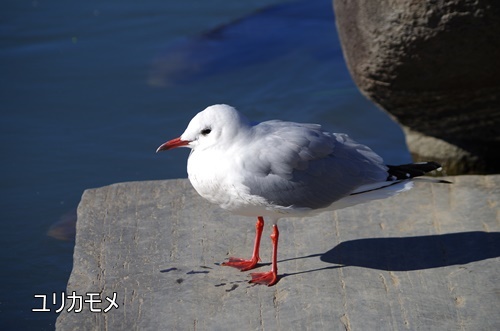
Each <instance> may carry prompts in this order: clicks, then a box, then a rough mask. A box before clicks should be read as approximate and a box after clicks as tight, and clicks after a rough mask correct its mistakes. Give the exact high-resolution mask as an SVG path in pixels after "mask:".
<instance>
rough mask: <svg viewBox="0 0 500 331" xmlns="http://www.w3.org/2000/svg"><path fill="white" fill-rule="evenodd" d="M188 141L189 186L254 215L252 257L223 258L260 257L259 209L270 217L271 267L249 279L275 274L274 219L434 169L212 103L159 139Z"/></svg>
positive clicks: (354, 200)
mask: <svg viewBox="0 0 500 331" xmlns="http://www.w3.org/2000/svg"><path fill="white" fill-rule="evenodd" d="M176 147H188V148H191V154H190V155H189V159H188V164H187V172H188V177H189V180H190V182H191V184H192V185H193V187H194V188H195V190H196V191H197V192H198V193H199V194H200V195H201V196H202V197H203V198H205V199H207V200H208V201H210V202H212V203H215V204H218V205H219V206H220V207H222V208H224V209H226V210H229V211H231V212H233V213H235V214H239V215H245V216H256V217H257V223H256V235H255V242H254V249H253V254H252V258H251V259H249V260H245V259H240V258H234V257H231V258H229V260H228V261H227V262H224V263H223V264H222V265H225V266H231V267H235V268H238V269H240V270H242V271H245V270H249V269H252V268H254V267H255V266H256V265H257V263H258V262H259V261H260V257H259V246H260V239H261V235H262V231H263V227H264V216H265V217H268V218H270V219H271V220H272V222H273V230H272V234H271V240H272V244H273V251H272V263H271V265H272V267H271V270H270V271H269V272H261V273H252V274H251V276H252V280H251V281H250V282H252V283H258V284H265V285H269V286H271V285H273V284H275V283H276V282H277V281H278V268H277V250H278V236H279V231H278V225H277V221H278V219H280V218H283V217H287V218H288V217H303V216H311V215H315V214H318V213H321V212H324V211H329V210H334V209H340V208H345V207H348V206H352V205H355V204H358V203H363V202H367V201H371V200H374V199H382V198H387V197H389V196H392V195H394V194H397V193H399V192H403V191H406V190H409V189H410V188H411V187H412V186H413V183H412V178H413V177H417V176H421V175H423V174H425V173H426V172H429V171H432V170H436V169H438V170H439V169H440V165H439V164H437V163H435V162H423V163H414V164H405V165H400V166H390V165H385V164H384V162H383V160H382V158H381V157H380V156H379V155H377V154H376V153H375V152H373V151H372V150H371V149H370V148H369V147H367V146H365V145H362V144H360V143H358V142H356V141H354V140H352V139H351V138H349V137H348V136H347V135H346V134H342V133H330V132H324V131H323V130H322V129H321V126H320V125H318V124H302V123H294V122H284V121H278V120H273V121H267V122H262V123H252V122H250V121H249V120H248V119H247V118H246V117H245V116H243V115H242V114H241V113H239V112H238V111H237V110H236V109H235V108H233V107H231V106H228V105H223V104H222V105H213V106H210V107H208V108H206V109H205V110H203V111H201V112H200V113H198V114H197V115H196V116H195V117H194V118H193V119H192V120H191V122H190V123H189V125H188V127H187V129H186V130H185V131H184V133H183V134H182V135H181V136H180V137H179V138H175V139H172V140H170V141H167V142H166V143H164V144H162V145H161V146H160V147H158V149H157V152H159V151H164V150H169V149H172V148H176Z"/></svg>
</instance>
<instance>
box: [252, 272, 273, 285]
mask: <svg viewBox="0 0 500 331" xmlns="http://www.w3.org/2000/svg"><path fill="white" fill-rule="evenodd" d="M250 276H252V279H251V280H250V281H249V283H254V284H260V285H267V286H272V285H274V284H276V283H277V282H278V275H277V273H276V272H275V271H273V270H271V271H268V272H253V273H251V274H250Z"/></svg>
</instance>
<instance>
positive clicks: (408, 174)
mask: <svg viewBox="0 0 500 331" xmlns="http://www.w3.org/2000/svg"><path fill="white" fill-rule="evenodd" d="M387 168H388V170H387V172H388V173H389V175H388V176H387V180H389V181H392V180H401V179H410V178H414V177H419V176H423V175H425V174H426V173H428V172H430V171H434V170H437V171H441V170H442V168H441V165H440V164H439V163H437V162H434V161H430V162H417V163H409V164H402V165H397V166H393V165H387ZM443 182H447V181H443ZM448 183H450V182H448Z"/></svg>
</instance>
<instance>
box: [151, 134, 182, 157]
mask: <svg viewBox="0 0 500 331" xmlns="http://www.w3.org/2000/svg"><path fill="white" fill-rule="evenodd" d="M187 144H189V141H188V140H181V138H180V137H179V138H175V139H172V140H169V141H167V142H166V143H164V144H162V145H161V146H160V147H158V149H157V150H156V153H158V152H161V151H168V150H169V149H172V148H177V147H183V146H186V145H187Z"/></svg>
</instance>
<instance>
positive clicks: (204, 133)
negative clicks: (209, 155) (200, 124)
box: [201, 129, 212, 136]
mask: <svg viewBox="0 0 500 331" xmlns="http://www.w3.org/2000/svg"><path fill="white" fill-rule="evenodd" d="M210 132H212V130H211V129H203V130H201V134H202V135H204V136H206V135H207V134H209V133H210Z"/></svg>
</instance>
